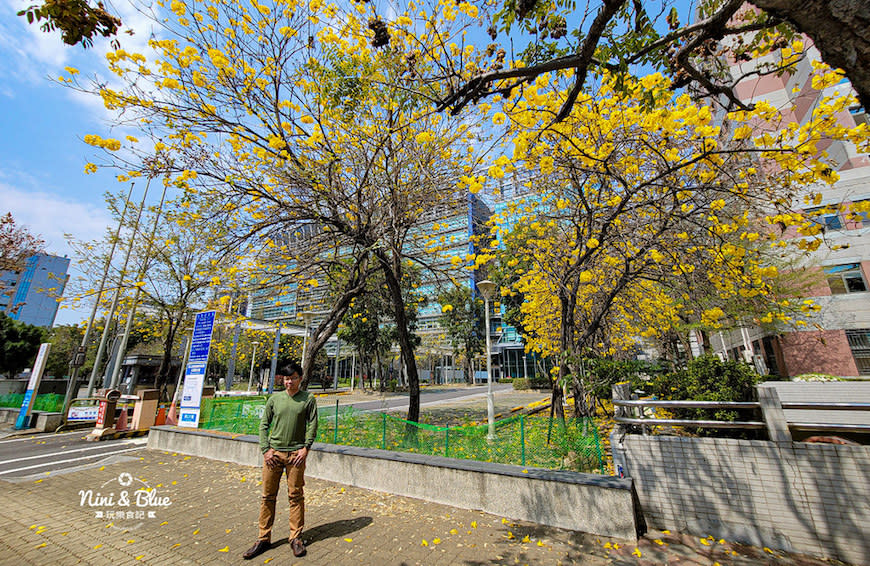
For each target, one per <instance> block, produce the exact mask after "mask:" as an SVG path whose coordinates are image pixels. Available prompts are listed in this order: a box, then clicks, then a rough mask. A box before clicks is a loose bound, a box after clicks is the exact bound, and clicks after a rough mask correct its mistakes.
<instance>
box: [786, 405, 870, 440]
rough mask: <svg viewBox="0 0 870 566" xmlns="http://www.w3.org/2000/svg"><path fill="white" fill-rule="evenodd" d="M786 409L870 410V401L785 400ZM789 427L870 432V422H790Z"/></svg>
mask: <svg viewBox="0 0 870 566" xmlns="http://www.w3.org/2000/svg"><path fill="white" fill-rule="evenodd" d="M781 404H782V408H783V409H784V410H806V411H813V410H815V411H870V403H834V402H803V403H798V402H789V401H783V402H782V403H781ZM788 426H789V428H793V429H795V430H826V431H830V432H857V433H870V424H846V423H810V422H789V423H788Z"/></svg>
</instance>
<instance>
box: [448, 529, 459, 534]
mask: <svg viewBox="0 0 870 566" xmlns="http://www.w3.org/2000/svg"><path fill="white" fill-rule="evenodd" d="M450 534H451V535H455V534H459V531H457V530H456V529H450Z"/></svg>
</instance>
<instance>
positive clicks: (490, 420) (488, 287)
mask: <svg viewBox="0 0 870 566" xmlns="http://www.w3.org/2000/svg"><path fill="white" fill-rule="evenodd" d="M496 287H497V285H496V284H495V283H493V282H492V281H490V280H489V279H484V280H483V281H478V282H477V288H478V289H479V290H480V294H481V295H483V309H484V312H485V318H486V328H485V332H486V422H487V424H488V425H489V432H487V435H486V438H487V440H493V439H495V406H494V405H493V402H492V346H491V344H490V336H489V299H490V297H492V295H493V293H494V292H495V289H496Z"/></svg>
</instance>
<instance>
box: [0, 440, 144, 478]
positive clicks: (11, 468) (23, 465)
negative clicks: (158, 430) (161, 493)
mask: <svg viewBox="0 0 870 566" xmlns="http://www.w3.org/2000/svg"><path fill="white" fill-rule="evenodd" d="M88 432H89V429H86V430H78V431H72V432H65V433H61V434H29V435H27V436H19V437H14V438H5V439H3V440H0V479H3V480H14V479H20V478H30V477H33V476H39V475H48V474H47V472H56V471H59V470H67V471H69V470H72V469H79V468H83V467H93V466H94V465H96V464H99V463H101V462H104V461H116V459H115V458H113V457H117V456H124V455H126V456H131V455H133V454H135V453H136V451H139V450H142V449H143V448H145V444H146V443H147V441H148V439H147V437H144V436H143V437H138V438H123V439H118V440H103V441H100V442H88V441H86V440H85V436H87V433H88ZM107 459H111V460H107Z"/></svg>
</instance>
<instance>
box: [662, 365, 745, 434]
mask: <svg viewBox="0 0 870 566" xmlns="http://www.w3.org/2000/svg"><path fill="white" fill-rule="evenodd" d="M757 382H758V376H757V375H756V374H755V372H754V371H752V369H751V368H750V367H749V366H748V365H747V364H744V363H740V362H734V361H725V362H723V361H722V360H720V359H719V358H717V357H715V356H703V357H700V358H696V359H694V360H692V361H691V362H689V366H688V367H687V368H686V369H682V370H677V371H674V372H671V373H668V374H665V375H662V376H659V377H657V378H655V379H653V380H651V381H650V382H649V384H648V385H649V387H648V389H649V390H650V391H649V392H650V393H652V394H654V395H656V396H657V397H659V398H662V399H673V400H692V401H754V400H755V384H756V383H757ZM672 412H673V413H674V416H675V417H676V418H680V419H695V420H718V421H736V420H747V418H746V417H748V416H749V415H748V414H747V412H746V411H733V410H727V409H674V410H672ZM699 432H701V433H703V431H702V430H700V429H699ZM718 434H720V435H721V434H722V432H721V431H720V433H718Z"/></svg>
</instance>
